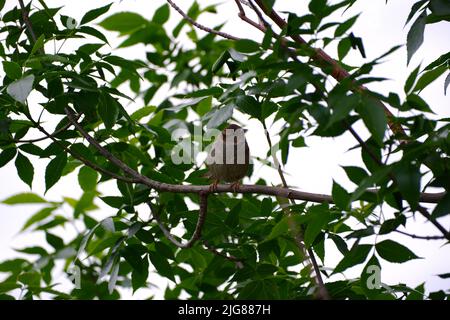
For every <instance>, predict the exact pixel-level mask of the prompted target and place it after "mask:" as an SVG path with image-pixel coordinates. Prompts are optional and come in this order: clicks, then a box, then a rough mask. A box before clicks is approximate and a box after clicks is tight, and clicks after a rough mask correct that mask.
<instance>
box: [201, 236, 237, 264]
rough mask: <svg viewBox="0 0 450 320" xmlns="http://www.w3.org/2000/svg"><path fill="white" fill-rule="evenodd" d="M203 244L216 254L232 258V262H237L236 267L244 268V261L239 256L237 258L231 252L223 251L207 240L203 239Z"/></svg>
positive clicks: (228, 258)
mask: <svg viewBox="0 0 450 320" xmlns="http://www.w3.org/2000/svg"><path fill="white" fill-rule="evenodd" d="M203 245H204V246H205V247H206V249H207V250H208V251H210V252H212V253H214V254H215V255H216V256H220V257H224V258H225V259H227V260H230V261H231V262H234V263H235V264H236V268H238V269H242V268H244V263H243V262H242V260H240V259H239V258H237V257H235V256H233V255H231V254H226V253H223V252H221V251H218V250H217V249H216V248H215V247H213V246H212V245H210V244H209V242H208V241H206V240H203Z"/></svg>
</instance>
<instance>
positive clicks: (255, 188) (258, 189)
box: [66, 108, 445, 203]
mask: <svg viewBox="0 0 450 320" xmlns="http://www.w3.org/2000/svg"><path fill="white" fill-rule="evenodd" d="M66 114H67V117H68V119H69V121H70V122H71V123H72V124H73V125H74V126H75V128H76V129H77V130H78V131H79V132H80V134H81V135H82V136H83V137H84V138H85V139H86V140H87V141H88V142H89V143H90V144H91V145H92V146H93V147H94V148H95V149H97V151H98V152H99V153H100V154H101V155H103V156H104V157H105V158H106V159H108V160H109V161H110V162H111V163H112V164H114V165H116V166H117V167H119V168H120V169H121V170H122V171H123V172H124V173H126V174H127V175H129V176H130V177H131V179H132V181H133V182H135V183H141V184H143V185H146V186H148V187H149V188H151V189H155V190H157V191H162V192H173V193H211V190H210V186H209V185H179V184H170V183H165V182H159V181H156V180H152V179H150V178H148V177H146V176H143V175H141V174H140V173H138V172H137V171H135V170H133V169H132V168H130V167H129V166H127V165H126V164H125V163H123V162H122V161H121V160H119V159H118V158H116V157H115V156H114V155H113V154H112V153H110V152H109V151H108V150H106V149H105V148H104V147H102V146H101V145H100V144H99V143H98V142H97V141H96V140H95V139H94V138H93V137H91V136H90V135H89V134H88V133H87V132H86V131H85V130H84V129H83V127H82V126H81V125H80V124H79V123H78V122H77V121H76V120H75V118H76V117H75V114H74V113H73V111H72V110H71V109H69V108H66ZM368 191H369V192H374V193H376V192H377V191H376V190H368ZM226 192H231V193H233V192H235V191H234V188H233V186H232V185H230V184H219V185H217V188H216V189H215V193H226ZM237 193H243V194H244V193H252V194H260V195H268V196H276V197H282V198H287V199H297V200H303V201H310V202H317V203H323V202H328V203H333V198H332V197H331V196H330V195H325V194H318V193H309V192H304V191H298V190H294V189H287V188H282V187H272V186H262V185H245V184H244V185H241V186H239V188H238V192H237ZM444 195H445V193H421V195H420V201H421V202H425V203H437V202H439V200H440V199H442V197H443V196H444Z"/></svg>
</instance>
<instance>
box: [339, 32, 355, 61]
mask: <svg viewBox="0 0 450 320" xmlns="http://www.w3.org/2000/svg"><path fill="white" fill-rule="evenodd" d="M351 47H352V43H351V41H350V39H349V38H348V37H347V38H344V39H342V40H341V41H339V44H338V57H339V60H340V61H342V60H343V59H344V58H345V56H346V55H347V53H348V52H349V51H350V48H351Z"/></svg>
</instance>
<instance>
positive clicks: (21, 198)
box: [2, 192, 47, 205]
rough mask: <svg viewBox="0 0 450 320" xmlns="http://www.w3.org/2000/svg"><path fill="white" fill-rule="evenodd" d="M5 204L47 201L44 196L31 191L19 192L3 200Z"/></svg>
mask: <svg viewBox="0 0 450 320" xmlns="http://www.w3.org/2000/svg"><path fill="white" fill-rule="evenodd" d="M2 203H4V204H9V205H13V204H26V203H47V201H45V200H44V199H43V198H41V197H40V196H38V195H37V194H34V193H31V192H25V193H19V194H16V195H13V196H11V197H9V198H7V199H5V200H3V201H2Z"/></svg>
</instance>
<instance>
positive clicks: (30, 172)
mask: <svg viewBox="0 0 450 320" xmlns="http://www.w3.org/2000/svg"><path fill="white" fill-rule="evenodd" d="M15 165H16V169H17V174H18V175H19V178H20V179H21V180H22V181H23V182H25V183H26V184H27V185H29V186H30V188H31V185H32V183H33V177H34V168H33V165H32V164H31V161H30V160H28V158H27V157H25V156H24V155H23V154H22V153H20V152H19V153H18V154H17V158H16V162H15Z"/></svg>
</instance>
